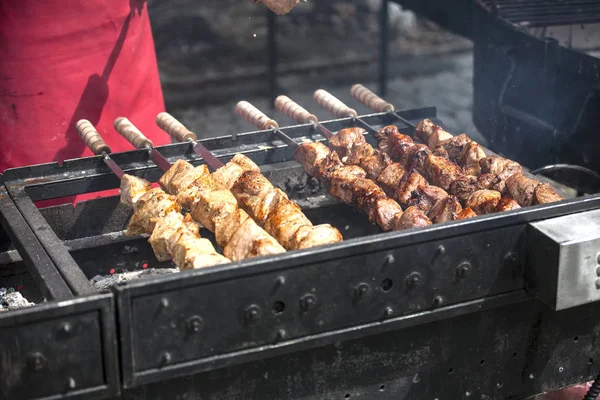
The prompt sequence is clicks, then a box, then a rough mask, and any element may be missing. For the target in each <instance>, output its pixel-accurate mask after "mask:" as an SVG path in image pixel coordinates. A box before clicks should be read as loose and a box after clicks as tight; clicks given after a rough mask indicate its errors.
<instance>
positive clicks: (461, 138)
mask: <svg viewBox="0 0 600 400" xmlns="http://www.w3.org/2000/svg"><path fill="white" fill-rule="evenodd" d="M469 143H471V139H470V138H469V137H468V136H467V135H466V134H464V133H463V134H461V135H458V136H454V137H452V138H450V139H446V140H444V141H443V142H439V143H438V145H437V146H436V147H434V148H435V149H436V151H437V150H445V151H446V152H447V153H448V158H449V159H450V161H452V162H458V160H459V158H460V155H461V153H462V151H463V150H464V148H465V147H466V146H467V145H468V144H469Z"/></svg>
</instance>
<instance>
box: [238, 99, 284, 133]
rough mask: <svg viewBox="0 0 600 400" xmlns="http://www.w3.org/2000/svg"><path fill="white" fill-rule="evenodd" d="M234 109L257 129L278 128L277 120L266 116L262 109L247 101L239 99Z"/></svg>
mask: <svg viewBox="0 0 600 400" xmlns="http://www.w3.org/2000/svg"><path fill="white" fill-rule="evenodd" d="M235 111H236V112H237V113H238V114H240V115H241V116H242V118H244V119H245V120H246V121H248V122H250V123H251V124H252V125H254V126H255V127H257V128H258V129H262V130H267V129H271V128H279V124H278V123H277V121H275V120H273V119H271V118H269V117H267V116H266V115H265V114H264V113H263V112H262V111H260V110H259V109H258V108H256V107H254V106H253V105H252V104H250V103H248V102H247V101H240V102H239V103H237V104H236V106H235Z"/></svg>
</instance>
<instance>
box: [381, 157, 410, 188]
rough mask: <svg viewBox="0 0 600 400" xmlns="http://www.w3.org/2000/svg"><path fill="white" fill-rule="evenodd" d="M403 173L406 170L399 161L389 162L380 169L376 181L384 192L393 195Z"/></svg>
mask: <svg viewBox="0 0 600 400" xmlns="http://www.w3.org/2000/svg"><path fill="white" fill-rule="evenodd" d="M404 174H406V170H405V169H404V167H402V165H400V163H391V164H389V165H388V166H387V167H386V168H385V169H384V170H383V171H381V173H380V174H379V176H378V177H377V179H376V182H377V183H378V184H379V185H380V186H381V188H382V189H383V190H385V192H386V193H388V194H389V195H393V194H394V192H395V190H396V188H397V187H398V185H399V184H400V181H401V180H402V177H403V176H404Z"/></svg>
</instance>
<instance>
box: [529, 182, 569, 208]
mask: <svg viewBox="0 0 600 400" xmlns="http://www.w3.org/2000/svg"><path fill="white" fill-rule="evenodd" d="M561 200H563V198H562V196H561V195H559V194H558V193H556V192H555V191H554V189H552V186H550V185H549V184H548V183H540V184H539V185H538V186H537V187H536V188H535V191H534V192H533V204H546V203H554V202H556V201H561Z"/></svg>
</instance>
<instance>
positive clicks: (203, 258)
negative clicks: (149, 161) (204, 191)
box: [76, 120, 231, 270]
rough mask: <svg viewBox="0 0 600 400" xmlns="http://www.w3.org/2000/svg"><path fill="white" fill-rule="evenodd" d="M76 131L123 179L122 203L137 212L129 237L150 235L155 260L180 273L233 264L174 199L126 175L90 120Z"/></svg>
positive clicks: (81, 121)
mask: <svg viewBox="0 0 600 400" xmlns="http://www.w3.org/2000/svg"><path fill="white" fill-rule="evenodd" d="M76 129H77V133H78V134H79V136H80V137H81V138H82V140H83V141H84V142H85V144H86V145H87V146H88V147H89V148H90V150H92V152H93V153H94V154H96V155H103V156H104V160H105V162H106V164H107V165H108V166H109V167H110V168H111V170H112V171H113V172H114V173H115V174H116V175H117V177H119V178H120V180H121V184H120V189H121V198H120V200H121V202H122V203H123V204H125V205H127V206H128V207H130V208H132V209H133V211H134V213H133V216H132V217H131V220H130V221H129V224H128V226H127V231H126V235H127V236H135V235H140V234H149V235H150V238H149V239H148V242H149V243H150V245H151V246H152V250H153V251H154V254H155V255H156V258H157V259H158V260H159V261H168V260H173V262H174V263H175V265H177V267H179V269H180V270H185V269H197V268H203V267H208V266H212V265H217V264H225V263H229V262H231V260H230V259H229V258H227V257H225V256H223V255H221V254H219V253H218V252H217V250H216V249H215V248H214V246H213V245H212V243H211V242H210V241H209V240H208V239H205V238H202V237H200V228H199V226H198V225H197V224H196V223H195V222H194V221H193V219H192V218H191V217H190V215H189V214H186V215H185V216H184V215H182V214H181V205H180V204H179V203H178V202H177V199H176V198H175V196H171V195H168V194H167V193H165V192H164V191H163V190H162V189H160V188H152V184H151V183H150V182H148V181H147V180H145V179H141V178H138V177H135V176H133V175H129V174H125V173H124V172H123V170H122V169H121V168H120V167H119V166H118V165H117V164H116V163H115V162H114V160H112V159H111V158H110V156H109V155H108V154H109V153H110V147H108V146H107V145H106V143H105V142H104V140H103V139H102V138H101V137H100V134H99V133H98V132H97V131H96V129H95V128H94V126H93V125H92V124H91V123H90V122H89V121H87V120H80V121H78V122H77V124H76Z"/></svg>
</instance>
